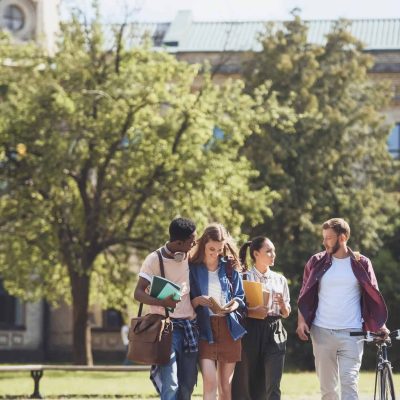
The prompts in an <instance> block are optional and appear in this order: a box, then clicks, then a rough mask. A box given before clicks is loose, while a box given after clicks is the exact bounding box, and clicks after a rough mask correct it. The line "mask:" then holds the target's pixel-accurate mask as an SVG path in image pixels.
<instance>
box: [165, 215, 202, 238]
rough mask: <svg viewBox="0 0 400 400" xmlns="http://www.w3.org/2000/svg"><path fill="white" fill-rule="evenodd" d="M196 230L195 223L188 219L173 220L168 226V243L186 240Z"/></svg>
mask: <svg viewBox="0 0 400 400" xmlns="http://www.w3.org/2000/svg"><path fill="white" fill-rule="evenodd" d="M195 230H196V225H195V223H194V222H193V221H192V220H191V219H188V218H182V217H179V218H175V219H174V220H172V221H171V223H170V225H169V241H170V242H174V241H175V240H187V239H189V237H190V236H191V235H192V234H193V233H194V231H195Z"/></svg>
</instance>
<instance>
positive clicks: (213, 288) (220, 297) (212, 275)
mask: <svg viewBox="0 0 400 400" xmlns="http://www.w3.org/2000/svg"><path fill="white" fill-rule="evenodd" d="M218 271H219V268H218V269H217V270H216V271H208V295H209V296H211V297H214V299H215V300H217V302H218V303H219V304H220V305H221V306H224V305H225V304H226V301H225V296H224V294H223V293H222V288H221V282H220V280H219V276H218ZM209 311H210V314H211V315H212V314H213V312H212V311H211V309H210V308H209Z"/></svg>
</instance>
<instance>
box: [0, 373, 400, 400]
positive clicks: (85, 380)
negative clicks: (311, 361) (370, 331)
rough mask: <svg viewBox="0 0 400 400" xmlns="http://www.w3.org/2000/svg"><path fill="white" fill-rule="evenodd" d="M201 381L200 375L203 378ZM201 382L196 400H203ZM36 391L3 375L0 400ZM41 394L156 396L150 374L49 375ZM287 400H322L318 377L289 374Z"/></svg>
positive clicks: (363, 382) (368, 387)
mask: <svg viewBox="0 0 400 400" xmlns="http://www.w3.org/2000/svg"><path fill="white" fill-rule="evenodd" d="M199 377H200V375H199ZM201 387H202V385H201V378H199V384H198V386H197V387H196V390H195V395H194V396H193V397H194V398H198V399H200V398H201V397H202V396H201ZM373 387H374V373H372V372H363V373H362V374H361V379H360V393H361V396H360V398H361V399H362V400H364V399H371V398H372V392H373ZM395 387H397V388H399V387H400V374H397V375H395ZM32 391H33V380H32V378H31V377H30V376H29V373H26V372H19V373H1V374H0V399H22V398H27V397H28V396H29V395H30V394H31V393H32ZM40 391H41V394H42V395H43V396H45V397H46V398H47V399H63V398H73V399H84V398H89V397H96V398H104V399H117V398H118V399H151V398H156V393H155V391H154V389H153V387H152V384H151V382H150V381H149V379H148V372H132V373H125V372H123V373H122V372H58V371H45V373H44V376H43V378H42V380H41V382H40ZM282 392H283V395H282V398H283V399H284V400H314V399H315V400H318V399H319V396H318V381H317V378H316V375H315V373H313V372H309V373H285V374H284V378H283V382H282Z"/></svg>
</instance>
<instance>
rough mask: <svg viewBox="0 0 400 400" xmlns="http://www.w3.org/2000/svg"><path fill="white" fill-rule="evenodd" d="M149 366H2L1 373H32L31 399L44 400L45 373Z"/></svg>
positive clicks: (145, 366) (145, 368)
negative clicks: (42, 393)
mask: <svg viewBox="0 0 400 400" xmlns="http://www.w3.org/2000/svg"><path fill="white" fill-rule="evenodd" d="M149 370H150V366H149V365H94V366H88V365H41V364H33V365H4V366H3V365H0V372H24V371H30V373H31V376H32V378H33V381H34V389H33V393H32V395H31V396H30V398H31V399H42V398H43V397H42V396H41V394H40V391H39V384H40V379H41V377H42V376H43V373H44V371H90V372H94V371H106V372H118V371H124V372H129V371H149Z"/></svg>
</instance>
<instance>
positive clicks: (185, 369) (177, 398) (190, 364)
mask: <svg viewBox="0 0 400 400" xmlns="http://www.w3.org/2000/svg"><path fill="white" fill-rule="evenodd" d="M159 368H160V375H161V379H162V389H161V400H190V397H191V396H192V392H193V389H194V385H195V384H196V382H197V352H195V353H185V352H184V351H183V329H182V328H178V327H175V326H174V331H173V335H172V349H171V359H170V361H169V364H167V365H162V366H160V367H159Z"/></svg>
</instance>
